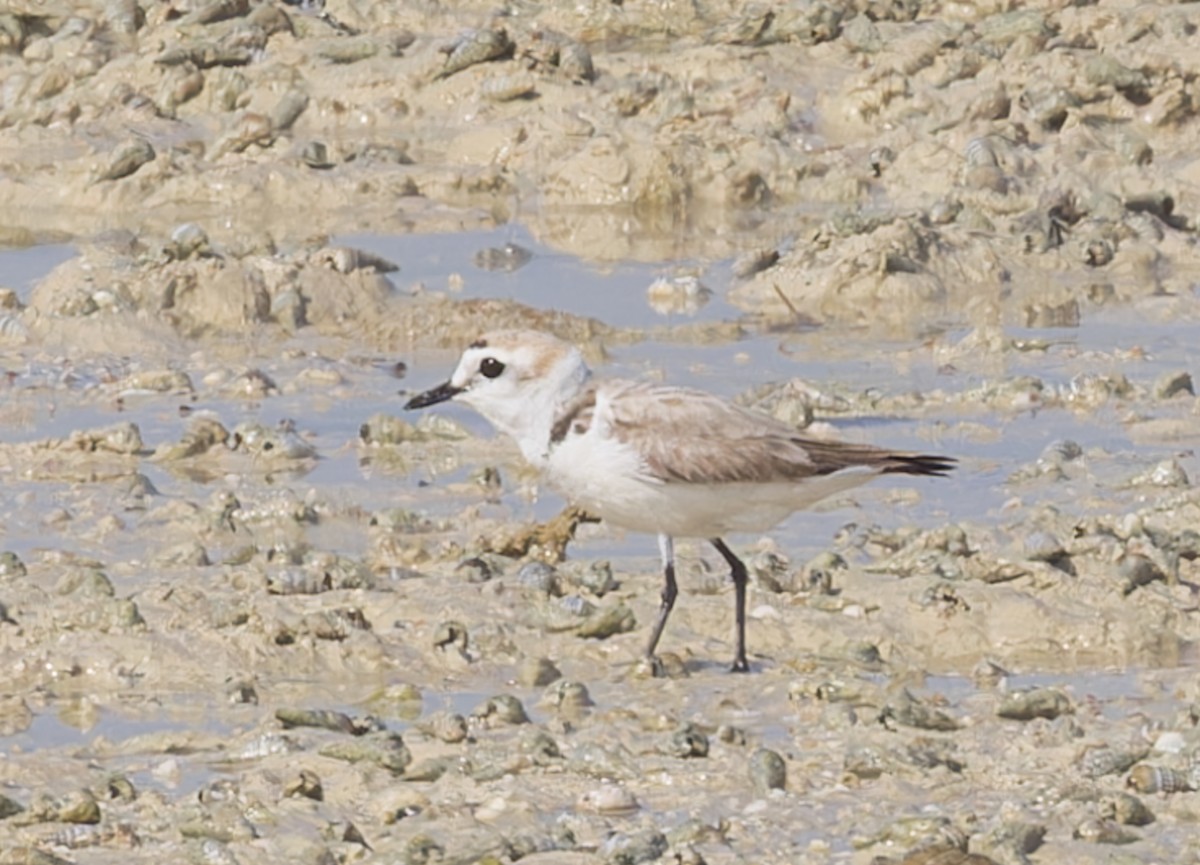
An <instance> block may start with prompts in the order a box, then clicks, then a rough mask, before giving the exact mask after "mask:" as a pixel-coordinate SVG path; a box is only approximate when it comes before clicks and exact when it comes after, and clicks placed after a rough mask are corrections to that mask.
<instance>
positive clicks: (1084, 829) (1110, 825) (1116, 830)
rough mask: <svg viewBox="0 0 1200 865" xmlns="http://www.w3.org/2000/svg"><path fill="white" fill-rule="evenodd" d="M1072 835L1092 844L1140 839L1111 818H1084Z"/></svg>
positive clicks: (1127, 842) (1122, 842)
mask: <svg viewBox="0 0 1200 865" xmlns="http://www.w3.org/2000/svg"><path fill="white" fill-rule="evenodd" d="M1072 837H1074V838H1077V839H1079V840H1080V841H1090V842H1091V843H1093V844H1132V843H1133V842H1134V841H1138V840H1140V839H1139V838H1138V836H1137V835H1135V834H1133V833H1132V832H1128V831H1126V830H1125V829H1123V828H1121V825H1120V824H1119V823H1116V822H1115V821H1113V820H1085V821H1084V822H1082V823H1080V824H1079V825H1078V826H1076V827H1075V831H1074V832H1073V833H1072Z"/></svg>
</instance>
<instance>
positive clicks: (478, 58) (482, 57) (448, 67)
mask: <svg viewBox="0 0 1200 865" xmlns="http://www.w3.org/2000/svg"><path fill="white" fill-rule="evenodd" d="M438 50H439V51H440V52H441V53H443V54H445V55H446V62H445V63H444V64H443V66H442V68H441V69H439V70H438V71H437V73H436V74H435V75H434V76H433V77H434V80H437V79H439V78H448V77H449V76H451V75H453V74H454V73H455V72H461V71H462V70H463V69H466V68H467V67H469V66H474V65H475V64H476V63H486V62H487V61H489V60H498V59H500V58H502V57H506V56H509V55H511V54H512V52H513V43H512V40H511V39H509V38H508V32H507V31H506V30H505V29H504V28H503V27H498V28H496V29H491V28H482V29H471V30H464V31H463V32H461V33H459V34H458V36H456V37H455V38H454V39H453V40H452V41H451V42H449V43H447V44H446V45H443V46H442V47H441V48H439V49H438Z"/></svg>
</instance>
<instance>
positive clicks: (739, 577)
mask: <svg viewBox="0 0 1200 865" xmlns="http://www.w3.org/2000/svg"><path fill="white" fill-rule="evenodd" d="M709 542H710V543H711V544H712V545H713V546H714V547H716V548H717V552H718V553H720V554H721V556H722V557H723V558H724V559H725V561H726V562H727V563H728V564H729V576H731V577H733V604H734V607H733V615H734V620H735V621H736V622H737V649H736V652H735V654H734V656H733V666H732V667H731V668H730V669H731V671H732V672H734V673H749V672H750V662H749V661H747V660H746V583H747V581H748V579H749V578H748V577H747V575H746V566H745V565H744V564H742V560H741V559H739V558H738V557H737V556H735V555H734V554H733V552H732V551H731V550H730V549H729V547H727V546H725V542H724V541H723V540H721V539H720V538H712V539H711V540H710V541H709Z"/></svg>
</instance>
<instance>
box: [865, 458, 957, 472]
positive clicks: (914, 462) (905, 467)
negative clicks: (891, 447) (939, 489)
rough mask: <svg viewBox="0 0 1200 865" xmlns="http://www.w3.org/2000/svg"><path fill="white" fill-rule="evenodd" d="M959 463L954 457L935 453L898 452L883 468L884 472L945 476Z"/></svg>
mask: <svg viewBox="0 0 1200 865" xmlns="http://www.w3.org/2000/svg"><path fill="white" fill-rule="evenodd" d="M957 465H958V460H956V459H955V458H954V457H943V456H936V455H934V454H896V455H894V456H893V457H892V458H891V460H890V464H889V465H888V466H887V467H886V468H885V469H884V470H883V472H884V474H900V475H924V476H926V477H933V478H944V477H947V476H949V474H950V472H952V471H954V468H955V466H957Z"/></svg>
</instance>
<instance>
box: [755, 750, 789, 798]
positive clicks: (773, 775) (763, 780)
mask: <svg viewBox="0 0 1200 865" xmlns="http://www.w3.org/2000/svg"><path fill="white" fill-rule="evenodd" d="M750 783H751V784H753V785H754V791H755V792H756V793H758V794H759V795H760V796H765V795H766V794H767V793H769V792H770V791H771V790H782V789H784V788H785V787H786V786H787V764H786V763H784V761H783V758H782V757H780V756H779V754H777V753H776V752H774V751H772V750H771V749H769V748H757V749H755V751H754V753H753V754H751V755H750Z"/></svg>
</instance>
